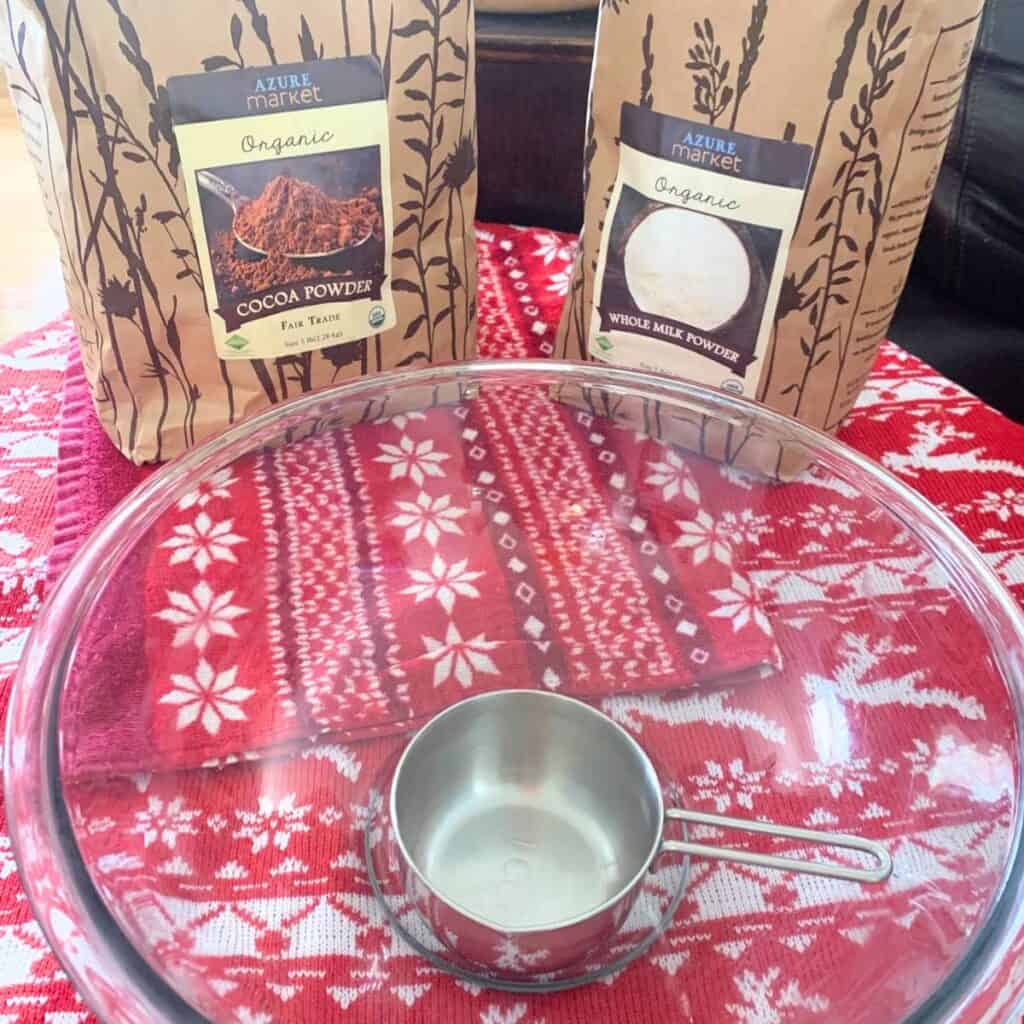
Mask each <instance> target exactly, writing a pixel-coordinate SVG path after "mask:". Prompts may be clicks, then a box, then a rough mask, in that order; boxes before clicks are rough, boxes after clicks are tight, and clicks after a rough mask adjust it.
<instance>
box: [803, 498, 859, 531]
mask: <svg viewBox="0 0 1024 1024" xmlns="http://www.w3.org/2000/svg"><path fill="white" fill-rule="evenodd" d="M800 519H801V520H802V522H803V526H804V528H805V529H807V530H816V531H817V532H818V533H820V534H821V536H822V537H831V536H832V535H833V534H834V533H835V534H842V535H843V536H844V537H850V536H852V535H853V533H854V528H855V527H856V526H857V524H858V523H859V522H860V521H861V517H860V515H858V514H857V513H856V512H854V511H852V510H851V509H848V508H843V507H842V506H841V505H827V506H826V505H808V506H807V508H805V509H804V510H803V511H802V512H801V513H800Z"/></svg>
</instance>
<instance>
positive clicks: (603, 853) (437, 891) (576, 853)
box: [390, 690, 892, 972]
mask: <svg viewBox="0 0 1024 1024" xmlns="http://www.w3.org/2000/svg"><path fill="white" fill-rule="evenodd" d="M390 817H391V823H392V829H393V833H394V839H395V842H396V844H397V846H398V850H399V856H400V859H401V860H402V866H403V870H404V877H405V881H406V888H407V891H408V893H409V895H410V897H411V898H412V899H413V901H414V902H415V904H416V905H417V907H418V908H419V910H420V912H421V913H422V914H423V916H424V917H425V918H426V920H427V921H428V922H429V923H430V925H431V927H432V929H433V931H434V933H435V935H436V936H437V937H438V938H439V939H441V940H442V941H443V942H445V943H446V944H447V945H448V946H449V947H450V948H452V949H453V950H455V951H456V952H457V953H459V954H460V955H461V956H463V957H466V958H468V959H470V960H472V961H473V962H475V963H477V964H480V965H481V966H483V967H485V968H488V969H490V970H493V971H498V972H502V971H507V969H508V968H509V966H510V965H511V964H517V965H526V966H528V967H529V969H530V970H531V971H533V972H544V971H553V970H557V969H560V968H562V967H566V966H569V965H570V964H574V963H576V962H578V961H580V960H582V959H584V958H585V957H586V956H587V955H588V954H589V953H592V952H594V951H595V950H596V949H598V948H599V947H600V946H601V945H602V944H603V943H604V942H606V941H607V940H608V939H609V938H610V937H611V936H612V935H613V934H614V933H615V932H616V931H617V930H618V928H619V927H620V926H621V924H622V922H623V921H624V920H625V917H626V915H627V914H628V913H629V910H630V908H631V907H632V905H633V901H634V900H635V899H636V896H637V895H638V893H639V891H640V888H641V885H642V882H643V877H644V874H645V872H646V871H647V870H648V869H649V868H650V867H651V864H652V862H653V861H654V859H655V857H657V856H658V854H659V853H662V852H665V853H685V854H689V855H691V856H694V857H709V858H714V859H718V860H729V861H734V862H737V863H741V864H753V865H756V866H758V867H767V868H776V869H778V870H782V871H798V872H803V873H807V874H814V875H824V876H827V877H829V878H839V879H844V880H847V881H852V882H881V881H884V880H885V879H886V878H888V876H889V874H890V872H891V871H892V860H891V858H890V856H889V854H888V852H887V851H886V850H885V848H884V847H882V846H880V845H879V844H878V843H874V842H871V841H869V840H866V839H860V838H858V837H856V836H850V835H841V834H833V833H827V832H818V831H813V830H810V829H803V828H790V827H787V826H782V825H774V824H770V823H765V822H760V821H746V820H744V819H741V818H732V817H726V816H723V815H719V814H706V813H701V812H696V811H688V810H684V809H681V808H668V809H666V807H665V804H664V799H663V797H662V787H661V783H660V781H659V779H658V776H657V773H656V771H655V769H654V765H653V764H652V763H651V760H650V758H649V757H648V756H647V754H646V753H645V752H644V750H643V748H642V747H641V746H640V744H639V743H637V742H636V740H634V739H633V737H632V736H630V735H629V733H627V732H626V731H625V730H624V729H623V728H622V727H621V726H619V725H618V724H616V723H615V722H613V721H612V720H611V719H610V718H608V717H607V716H606V715H604V714H602V713H601V712H600V711H598V710H596V709H595V708H593V707H591V706H590V705H588V704H584V703H582V702H581V701H578V700H574V699H572V698H569V697H562V696H560V695H558V694H554V693H549V692H544V691H537V690H501V691H498V692H495V693H488V694H483V695H481V696H478V697H471V698H469V699H468V700H465V701H462V702H461V703H459V704H455V705H453V706H451V707H449V708H447V709H445V710H444V711H442V712H441V713H440V714H438V715H437V716H435V717H434V718H433V719H431V720H430V721H429V722H428V723H427V724H426V725H425V726H423V728H422V729H421V730H420V731H419V732H418V733H417V734H416V735H415V736H414V737H413V739H412V740H411V741H410V743H409V745H408V746H407V747H406V749H405V751H404V752H403V753H402V756H401V758H400V760H399V762H398V765H397V767H396V769H395V773H394V777H393V780H392V784H391V793H390ZM670 821H680V822H687V823H691V824H699V825H713V826H717V827H720V828H727V829H740V830H744V831H748V832H758V833H763V834H766V835H771V836H780V837H783V838H788V839H795V840H798V841H800V842H803V843H808V844H814V845H822V846H833V847H839V848H844V849H849V850H856V851H858V852H860V853H863V854H867V855H868V856H869V857H870V858H872V860H873V861H874V863H873V865H872V866H871V867H850V866H848V865H845V864H839V863H835V862H826V861H815V860H798V859H794V858H789V857H777V856H773V855H769V854H762V853H755V852H748V851H746V850H740V849H731V848H729V847H725V846H715V845H710V844H707V843H698V842H691V841H688V840H686V839H683V840H677V839H668V838H666V835H665V833H666V829H667V825H668V822H670Z"/></svg>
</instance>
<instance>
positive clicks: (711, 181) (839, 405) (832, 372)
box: [556, 0, 982, 477]
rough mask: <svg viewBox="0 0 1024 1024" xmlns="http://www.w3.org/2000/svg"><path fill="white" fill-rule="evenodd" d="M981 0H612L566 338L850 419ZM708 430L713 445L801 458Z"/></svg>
mask: <svg viewBox="0 0 1024 1024" xmlns="http://www.w3.org/2000/svg"><path fill="white" fill-rule="evenodd" d="M981 7H982V4H981V2H980V0H943V2H941V3H938V2H933V0H899V2H894V0H822V2H819V3H813V4H792V3H784V2H780V0H753V2H751V0H719V2H716V3H711V2H710V0H684V2H683V3H681V4H679V3H672V4H669V3H666V2H662V0H642V2H637V0H630V2H628V3H627V2H620V0H606V2H605V3H603V4H602V9H601V12H600V22H599V28H598V40H597V46H596V54H595V61H594V69H593V78H592V83H591V96H590V109H589V114H588V121H587V127H586V148H585V154H584V190H585V219H584V228H583V237H582V244H581V247H580V252H579V255H578V258H577V262H576V266H575V271H574V275H573V280H572V283H571V286H570V289H569V293H568V296H567V299H566V304H565V307H564V310H563V315H562V320H561V324H560V327H559V333H558V343H557V346H556V354H557V355H560V356H566V357H570V358H584V359H597V360H603V361H605V362H608V363H612V364H617V365H625V366H631V367H634V368H647V369H652V370H657V371H661V372H665V373H669V374H672V375H676V376H680V377H685V378H689V379H693V380H696V381H699V382H701V383H704V384H709V385H712V386H715V387H720V388H724V389H726V390H729V391H733V392H735V393H737V394H743V395H746V396H748V397H751V398H757V399H759V400H761V401H762V402H764V403H766V404H767V405H769V406H771V407H773V408H775V409H778V410H780V411H782V412H784V413H787V414H791V415H795V416H796V417H797V418H799V419H801V420H803V421H804V422H807V423H809V424H811V425H813V426H816V427H821V428H824V429H826V430H829V431H832V430H835V429H836V427H838V425H839V424H840V423H841V422H842V420H843V418H844V416H845V415H846V413H847V412H848V411H849V409H850V408H851V407H852V405H853V403H854V401H855V400H856V398H857V395H858V393H859V391H860V389H861V386H862V385H863V382H864V380H865V378H866V376H867V374H868V372H869V370H870V368H871V365H872V363H873V361H874V358H875V354H876V352H877V349H878V346H879V344H880V342H881V340H882V339H883V338H884V337H885V334H886V331H887V330H888V327H889V323H890V320H891V317H892V314H893V311H894V310H895V307H896V304H897V302H898V300H899V297H900V293H901V291H902V289H903V285H904V282H905V280H906V275H907V272H908V270H909V268H910V262H911V258H912V256H913V253H914V249H915V246H916V244H917V239H918V235H919V232H920V229H921V226H922V224H923V221H924V217H925V213H926V211H927V208H928V203H929V200H930V198H931V193H932V189H933V186H934V184H935V179H936V175H937V173H938V170H939V166H940V163H941V161H942V156H943V152H944V150H945V146H946V141H947V139H948V137H949V135H950V132H951V131H953V130H954V128H955V126H956V124H957V109H958V101H959V96H960V91H961V87H962V84H963V81H964V77H965V75H966V71H967V66H968V63H969V60H970V56H971V52H972V48H973V44H974V38H975V34H976V31H977V28H978V24H979V19H980V16H981ZM705 427H706V429H705V430H704V431H703V432H702V434H701V444H700V450H702V451H704V452H706V453H707V454H709V455H712V456H713V457H716V458H721V459H724V460H725V461H733V460H736V461H737V462H738V463H742V464H744V465H746V466H747V467H748V468H753V469H757V470H759V471H761V472H767V473H770V474H772V475H779V476H783V477H785V476H789V475H792V473H793V472H794V471H795V470H796V469H798V468H799V464H800V459H799V458H792V457H790V456H789V455H788V454H786V453H784V452H776V451H772V450H771V449H772V445H771V444H759V445H757V446H751V444H750V443H749V442H747V443H743V444H737V443H736V440H735V431H734V430H730V429H729V427H728V426H727V425H724V424H715V423H712V424H710V425H705ZM683 433H685V432H683ZM666 439H667V440H673V441H678V442H679V443H684V444H685V443H689V442H687V441H686V440H685V438H683V436H682V435H680V437H679V438H674V437H670V438H666Z"/></svg>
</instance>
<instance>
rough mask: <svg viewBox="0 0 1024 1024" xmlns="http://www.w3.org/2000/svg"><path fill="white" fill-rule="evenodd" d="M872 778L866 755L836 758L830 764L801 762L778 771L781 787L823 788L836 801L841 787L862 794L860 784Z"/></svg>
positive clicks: (858, 794) (861, 785)
mask: <svg viewBox="0 0 1024 1024" xmlns="http://www.w3.org/2000/svg"><path fill="white" fill-rule="evenodd" d="M874 779H875V775H874V773H873V772H872V771H871V761H870V759H869V758H866V757H857V758H851V759H850V760H849V761H838V762H835V763H834V764H828V763H822V762H820V761H804V762H803V763H802V764H801V765H800V768H799V769H797V770H793V769H788V770H785V771H781V772H779V774H778V781H779V785H781V786H785V787H787V788H791V787H793V786H797V787H801V788H803V787H807V786H816V787H823V788H826V789H827V790H828V792H829V795H830V796H831V797H833V799H836V800H838V799H839V797H840V796H842V794H843V790H846V791H848V792H850V793H855V794H856V795H857V796H863V795H864V783H865V782H872V781H874Z"/></svg>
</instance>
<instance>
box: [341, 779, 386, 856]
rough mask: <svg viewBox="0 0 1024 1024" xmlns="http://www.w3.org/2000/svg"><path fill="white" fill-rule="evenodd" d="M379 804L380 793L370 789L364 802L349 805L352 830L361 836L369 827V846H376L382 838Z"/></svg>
mask: <svg viewBox="0 0 1024 1024" xmlns="http://www.w3.org/2000/svg"><path fill="white" fill-rule="evenodd" d="M380 804H381V796H380V793H379V792H378V791H377V790H376V789H371V790H370V793H369V795H368V796H367V799H366V803H365V804H352V805H351V806H350V807H349V812H350V815H351V818H352V828H353V830H354V831H356V832H357V833H358V834H359V835H360V836H362V835H363V834H364V833H365V832H366V830H367V829H369V830H370V845H371V846H376V845H377V844H378V843H379V842H380V841H381V839H383V838H384V830H383V829H382V827H381V825H380V824H379V822H380ZM371 826H372V827H371Z"/></svg>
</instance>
